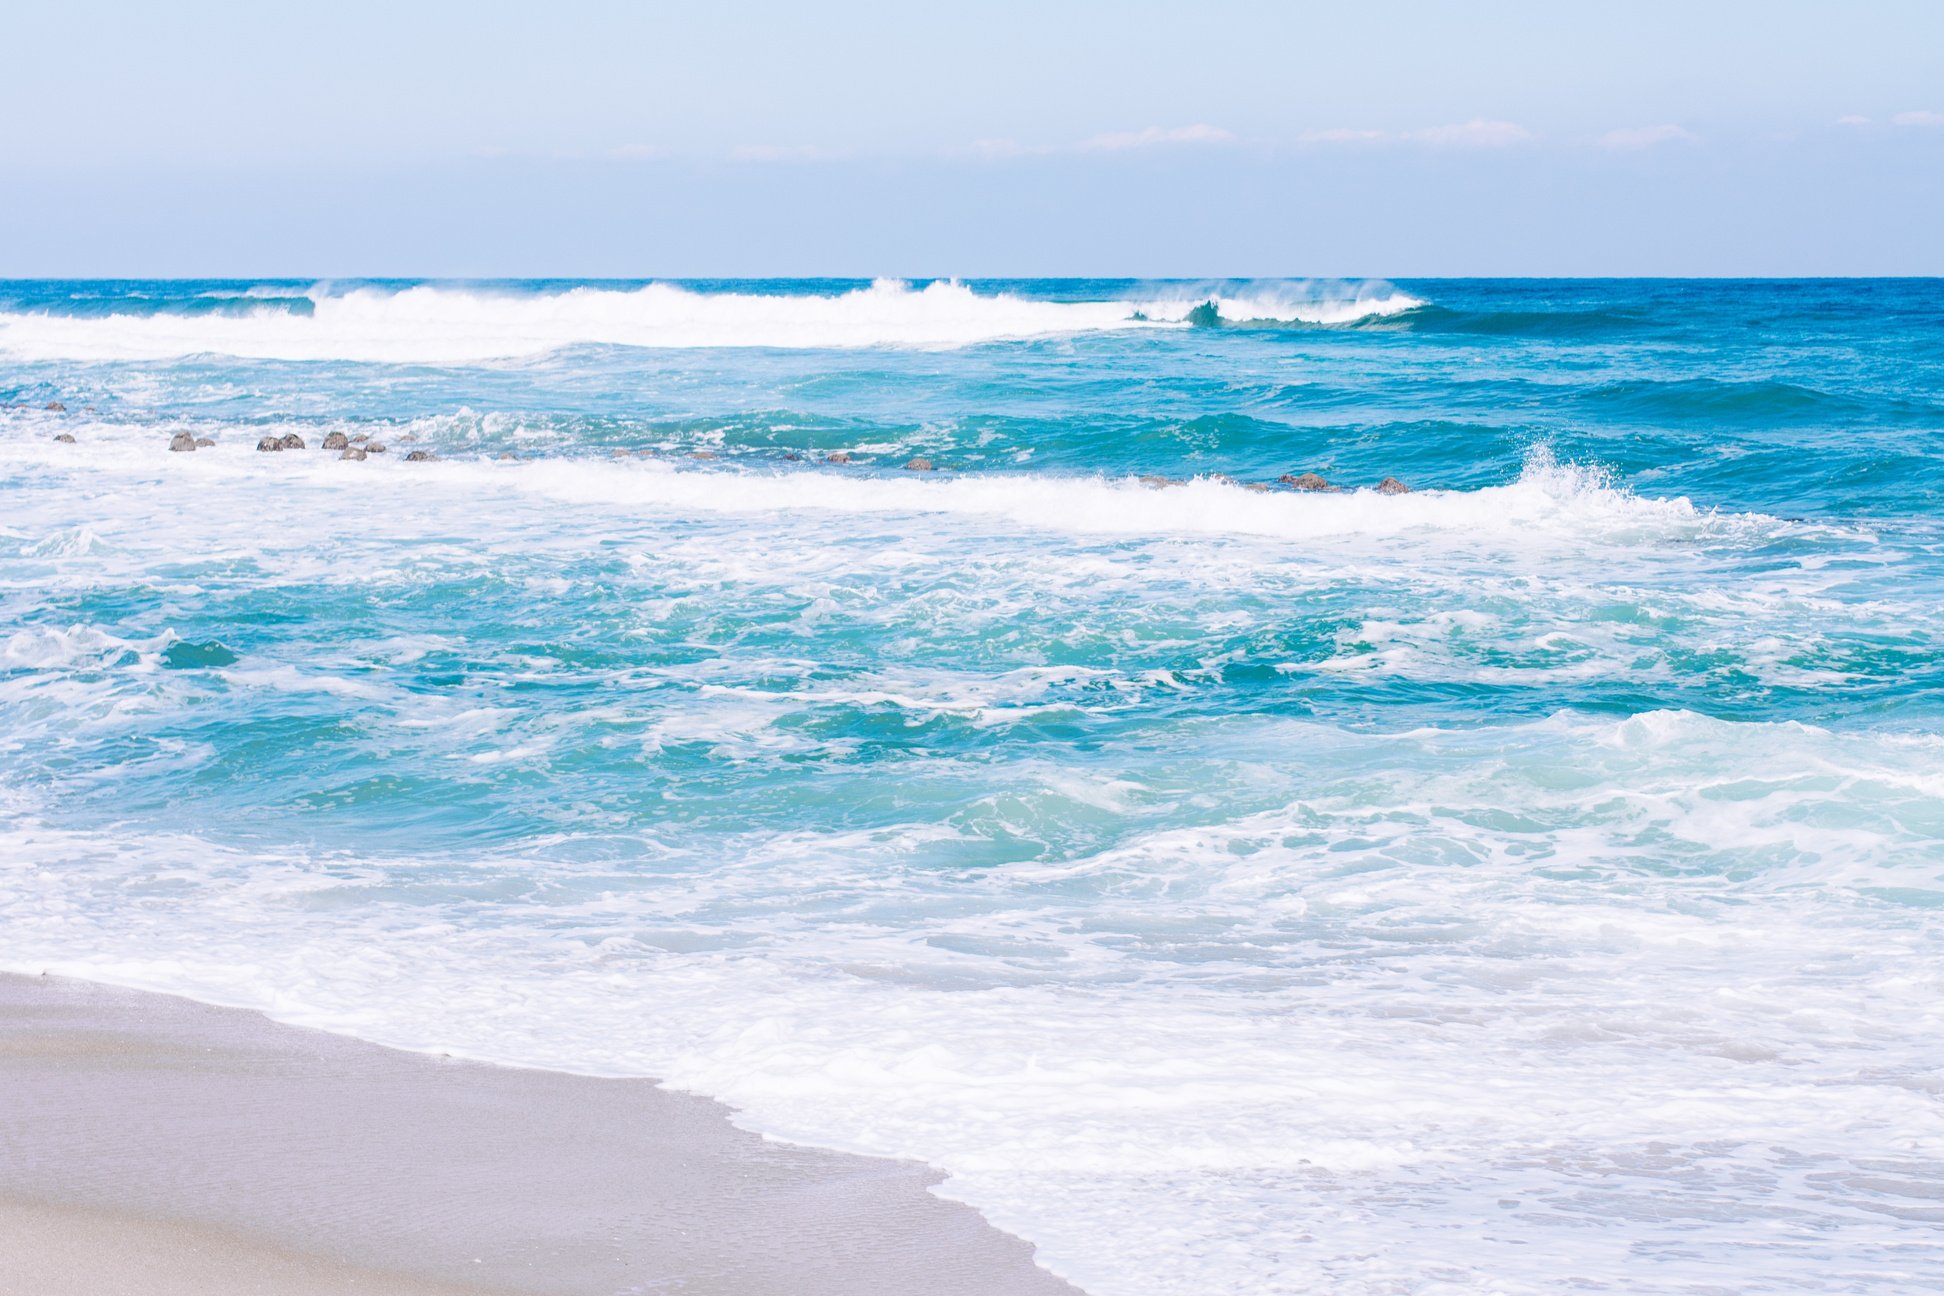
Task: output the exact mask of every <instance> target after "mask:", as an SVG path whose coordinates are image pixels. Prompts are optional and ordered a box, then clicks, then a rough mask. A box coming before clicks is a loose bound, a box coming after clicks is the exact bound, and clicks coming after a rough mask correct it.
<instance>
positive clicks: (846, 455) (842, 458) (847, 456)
mask: <svg viewBox="0 0 1944 1296" xmlns="http://www.w3.org/2000/svg"><path fill="white" fill-rule="evenodd" d="M850 461H851V452H850V451H848V450H832V451H831V452H830V453H829V454H827V455H825V456H824V462H825V463H834V464H847V463H849V462H850Z"/></svg>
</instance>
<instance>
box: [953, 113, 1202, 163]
mask: <svg viewBox="0 0 1944 1296" xmlns="http://www.w3.org/2000/svg"><path fill="white" fill-rule="evenodd" d="M1234 142H1235V135H1234V133H1233V132H1231V131H1226V130H1223V129H1222V128H1221V127H1220V126H1210V125H1209V124H1208V123H1206V122H1197V123H1195V124H1194V125H1193V126H1149V127H1147V128H1146V129H1144V130H1136V131H1112V132H1110V133H1108V134H1105V135H1094V136H1091V137H1089V138H1087V139H1083V140H1079V141H1077V142H1075V143H1072V144H1022V143H1020V142H1019V141H1018V140H1013V139H982V140H974V141H972V149H971V151H972V152H973V153H974V154H976V155H977V156H979V157H983V158H1021V157H1051V156H1053V155H1055V154H1059V153H1129V152H1133V151H1135V150H1137V149H1150V148H1166V147H1170V146H1184V145H1203V144H1233V143H1234Z"/></svg>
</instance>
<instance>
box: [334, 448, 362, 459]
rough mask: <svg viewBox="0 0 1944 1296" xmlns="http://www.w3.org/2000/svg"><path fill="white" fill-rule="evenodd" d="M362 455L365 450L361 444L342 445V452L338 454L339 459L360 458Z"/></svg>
mask: <svg viewBox="0 0 1944 1296" xmlns="http://www.w3.org/2000/svg"><path fill="white" fill-rule="evenodd" d="M364 457H365V451H364V447H362V446H346V447H344V453H343V454H341V455H339V456H338V458H340V459H362V458H364Z"/></svg>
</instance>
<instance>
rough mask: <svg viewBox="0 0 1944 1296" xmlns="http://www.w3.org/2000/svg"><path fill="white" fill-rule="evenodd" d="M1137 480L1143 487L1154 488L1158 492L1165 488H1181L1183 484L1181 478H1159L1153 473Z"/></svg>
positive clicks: (1145, 474) (1144, 474) (1143, 475)
mask: <svg viewBox="0 0 1944 1296" xmlns="http://www.w3.org/2000/svg"><path fill="white" fill-rule="evenodd" d="M1135 480H1136V481H1138V482H1140V483H1141V485H1143V486H1152V487H1154V488H1155V489H1156V490H1160V489H1161V488H1162V487H1164V486H1180V485H1182V484H1183V483H1182V482H1181V480H1180V479H1179V478H1176V477H1157V476H1155V475H1154V474H1153V473H1143V474H1142V475H1141V476H1139V477H1137V478H1136V479H1135Z"/></svg>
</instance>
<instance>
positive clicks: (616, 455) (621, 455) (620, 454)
mask: <svg viewBox="0 0 1944 1296" xmlns="http://www.w3.org/2000/svg"><path fill="white" fill-rule="evenodd" d="M608 456H609V457H610V458H613V459H632V458H634V456H633V455H631V454H629V453H628V452H627V451H626V450H618V449H617V450H610V451H608Z"/></svg>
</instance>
